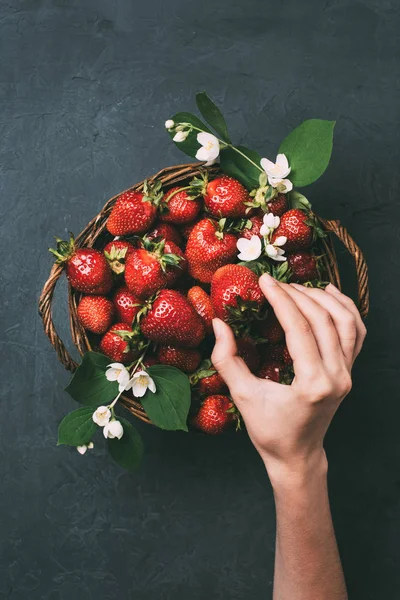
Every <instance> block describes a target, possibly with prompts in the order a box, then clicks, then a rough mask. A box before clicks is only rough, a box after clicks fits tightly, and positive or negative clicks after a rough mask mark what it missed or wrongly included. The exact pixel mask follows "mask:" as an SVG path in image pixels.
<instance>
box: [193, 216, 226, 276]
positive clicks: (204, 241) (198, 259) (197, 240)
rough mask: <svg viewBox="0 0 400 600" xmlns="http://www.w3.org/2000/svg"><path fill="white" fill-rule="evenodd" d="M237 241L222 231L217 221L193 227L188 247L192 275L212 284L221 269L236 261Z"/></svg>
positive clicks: (209, 221)
mask: <svg viewBox="0 0 400 600" xmlns="http://www.w3.org/2000/svg"><path fill="white" fill-rule="evenodd" d="M236 241H237V239H236V236H235V235H233V234H232V233H224V232H223V231H221V229H220V226H219V224H218V223H217V222H216V221H212V220H211V219H203V220H202V221H199V222H198V223H197V224H196V225H195V226H194V227H193V229H192V232H191V234H190V236H189V239H188V242H187V246H186V258H187V260H188V263H189V273H190V275H192V277H194V278H195V279H198V280H199V281H201V282H203V283H210V281H211V278H212V276H213V273H214V272H215V271H216V270H217V269H218V268H219V267H222V266H223V265H226V264H228V263H230V262H232V261H233V260H235V259H236V255H237V252H238V251H237V248H236Z"/></svg>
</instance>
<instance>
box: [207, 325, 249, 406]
mask: <svg viewBox="0 0 400 600" xmlns="http://www.w3.org/2000/svg"><path fill="white" fill-rule="evenodd" d="M212 324H213V329H214V333H215V338H216V342H215V346H214V350H213V353H212V355H211V362H212V364H213V365H214V367H215V369H216V370H217V371H218V373H219V374H220V375H221V377H222V379H223V380H224V381H225V383H226V384H227V386H228V387H229V391H230V392H231V394H232V395H233V396H234V397H235V399H236V400H237V399H239V400H242V399H245V398H246V397H248V396H249V393H250V386H251V385H252V383H253V380H255V379H256V378H255V377H254V375H252V374H251V372H250V370H249V368H248V367H247V365H246V363H245V362H244V361H243V360H242V359H241V358H240V356H237V346H236V341H235V338H234V335H233V331H232V329H231V328H230V327H229V325H227V324H226V323H225V322H224V321H221V319H213V322H212Z"/></svg>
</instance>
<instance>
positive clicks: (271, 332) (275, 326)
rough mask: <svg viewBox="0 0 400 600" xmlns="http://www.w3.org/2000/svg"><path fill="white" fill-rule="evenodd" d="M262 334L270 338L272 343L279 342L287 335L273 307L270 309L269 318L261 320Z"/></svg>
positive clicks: (269, 340) (267, 338)
mask: <svg viewBox="0 0 400 600" xmlns="http://www.w3.org/2000/svg"><path fill="white" fill-rule="evenodd" d="M259 331H260V335H261V337H263V338H265V339H266V340H268V342H269V343H270V344H278V343H279V342H281V341H282V340H283V339H284V337H285V332H284V331H283V328H282V325H281V324H280V323H279V321H278V319H277V318H276V315H275V313H274V311H273V310H272V308H271V309H270V310H269V311H268V314H267V318H266V319H264V321H261V322H260V330H259Z"/></svg>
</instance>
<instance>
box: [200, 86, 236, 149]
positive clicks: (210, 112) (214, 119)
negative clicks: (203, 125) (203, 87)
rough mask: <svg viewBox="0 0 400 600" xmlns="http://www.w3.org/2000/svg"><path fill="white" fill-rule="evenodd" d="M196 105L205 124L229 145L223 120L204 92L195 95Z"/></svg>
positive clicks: (229, 141)
mask: <svg viewBox="0 0 400 600" xmlns="http://www.w3.org/2000/svg"><path fill="white" fill-rule="evenodd" d="M196 104H197V107H198V109H199V111H200V112H201V114H202V116H203V117H204V119H205V120H206V121H207V123H208V124H209V125H210V126H211V127H212V128H213V129H214V130H215V131H216V132H217V133H218V135H219V136H220V138H222V139H223V140H224V142H227V143H228V144H230V143H231V140H230V137H229V133H228V128H227V126H226V123H225V119H224V117H223V116H222V113H221V111H220V110H219V108H218V107H217V106H216V105H215V104H214V102H213V101H212V100H211V99H210V98H209V97H208V96H207V94H206V92H200V93H199V94H196Z"/></svg>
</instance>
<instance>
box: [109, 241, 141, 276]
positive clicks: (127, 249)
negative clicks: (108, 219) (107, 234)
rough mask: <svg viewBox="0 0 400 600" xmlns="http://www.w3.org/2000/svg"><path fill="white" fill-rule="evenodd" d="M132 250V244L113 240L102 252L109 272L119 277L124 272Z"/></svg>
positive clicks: (133, 248)
mask: <svg viewBox="0 0 400 600" xmlns="http://www.w3.org/2000/svg"><path fill="white" fill-rule="evenodd" d="M134 250H135V247H134V246H133V244H131V243H130V242H127V241H126V240H113V241H112V242H109V243H108V244H107V245H106V246H105V248H104V250H103V252H104V256H105V257H106V259H107V260H108V263H109V265H110V267H111V270H112V271H114V273H116V274H117V275H119V274H120V273H123V272H124V271H125V263H126V261H127V258H128V256H129V255H130V254H132V252H133V251H134Z"/></svg>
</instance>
